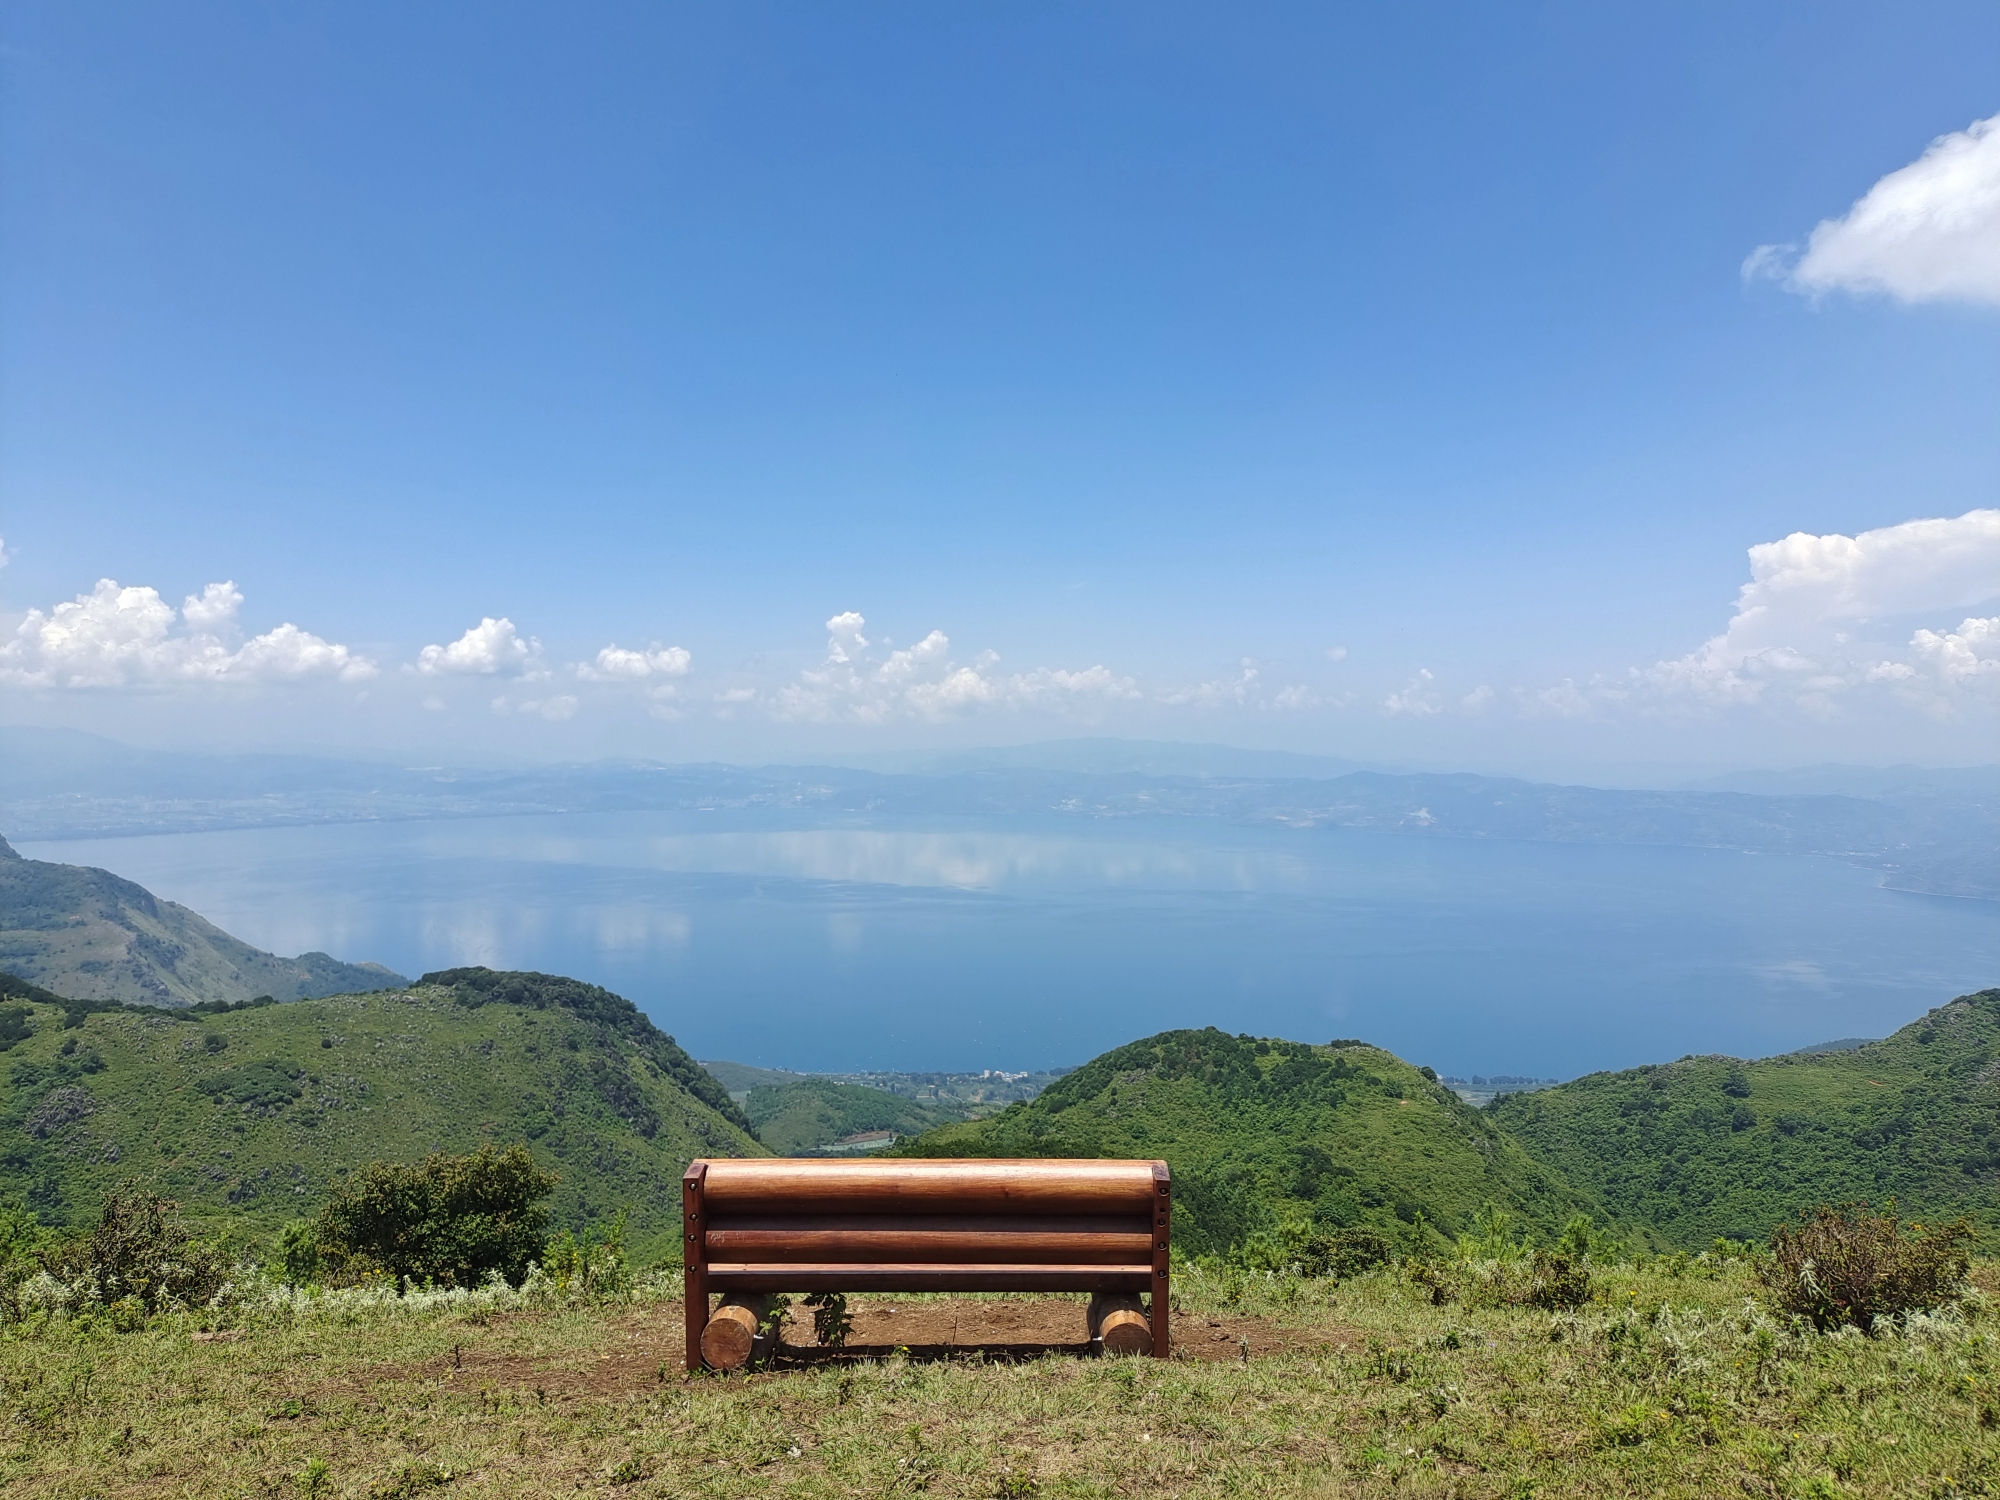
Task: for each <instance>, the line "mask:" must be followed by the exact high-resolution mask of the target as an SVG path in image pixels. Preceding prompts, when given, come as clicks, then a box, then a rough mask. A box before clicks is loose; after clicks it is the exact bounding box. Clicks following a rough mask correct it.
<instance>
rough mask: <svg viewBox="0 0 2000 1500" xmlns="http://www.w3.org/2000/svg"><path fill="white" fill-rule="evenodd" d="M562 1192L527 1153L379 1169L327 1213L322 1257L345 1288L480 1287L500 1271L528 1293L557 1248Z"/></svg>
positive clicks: (355, 1182) (360, 1178)
mask: <svg viewBox="0 0 2000 1500" xmlns="http://www.w3.org/2000/svg"><path fill="white" fill-rule="evenodd" d="M555 1185H556V1177H555V1174H554V1173H551V1172H544V1171H543V1170H542V1169H541V1168H540V1167H538V1166H536V1165H535V1162H534V1158H533V1157H531V1156H530V1155H529V1154H528V1148H527V1147H526V1146H521V1145H514V1146H509V1147H508V1148H507V1149H506V1150H504V1151H498V1150H495V1149H494V1148H493V1147H491V1146H484V1147H481V1148H480V1149H479V1150H478V1151H476V1152H474V1153H472V1154H471V1155H469V1156H447V1155H445V1154H443V1153H442V1152H438V1153H434V1154H432V1155H430V1156H427V1157H425V1158H424V1160H423V1161H421V1162H417V1163H415V1164H413V1165H405V1164H403V1163H400V1162H387V1161H378V1162H373V1163H370V1164H369V1165H368V1166H366V1167H363V1168H362V1169H361V1170H360V1171H359V1172H357V1173H355V1174H354V1176H353V1178H352V1179H350V1180H349V1181H348V1182H347V1184H346V1185H345V1186H343V1187H342V1188H341V1189H340V1190H339V1191H337V1192H336V1193H335V1194H334V1195H333V1196H332V1197H331V1198H330V1199H328V1200H327V1203H326V1206H325V1207H324V1208H322V1209H321V1210H320V1215H319V1221H318V1224H317V1226H316V1227H317V1232H318V1240H319V1252H320V1255H321V1257H322V1261H323V1263H324V1264H326V1265H327V1266H328V1268H329V1269H330V1270H331V1271H332V1273H333V1275H334V1277H335V1279H337V1280H343V1281H358V1280H362V1279H364V1278H366V1277H367V1276H369V1275H371V1274H384V1275H388V1276H390V1277H393V1278H394V1279H395V1281H396V1283H397V1285H398V1286H399V1287H400V1286H403V1285H406V1284H416V1285H436V1286H458V1287H476V1286H479V1285H480V1284H481V1283H482V1282H484V1281H485V1280H486V1279H487V1278H488V1277H489V1276H491V1275H492V1274H494V1273H495V1272H497V1273H499V1274H500V1275H501V1276H504V1277H505V1278H506V1279H507V1281H508V1282H509V1283H510V1284H512V1285H516V1286H518V1285H519V1284H520V1282H521V1281H522V1279H523V1278H524V1277H525V1276H526V1275H527V1272H528V1267H529V1266H530V1265H532V1264H534V1263H535V1262H537V1261H539V1260H540V1259H541V1258H542V1254H543V1252H544V1250H545V1249H546V1248H547V1245H546V1242H547V1239H548V1225H549V1216H548V1211H547V1210H546V1209H544V1208H542V1207H541V1206H540V1200H541V1199H543V1198H546V1197H547V1196H548V1195H549V1194H550V1193H552V1192H553V1191H555Z"/></svg>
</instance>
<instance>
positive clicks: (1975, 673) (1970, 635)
mask: <svg viewBox="0 0 2000 1500" xmlns="http://www.w3.org/2000/svg"><path fill="white" fill-rule="evenodd" d="M1910 645H1911V646H1912V647H1913V648H1914V649H1915V651H1916V653H1917V655H1918V656H1919V657H1920V658H1921V659H1923V661H1924V662H1925V664H1926V665H1927V666H1929V667H1930V668H1931V669H1932V670H1933V671H1935V672H1936V673H1937V675H1938V676H1939V677H1940V678H1941V679H1943V680H1944V681H1945V682H1947V683H1952V684H1963V685H1970V684H1973V683H1975V682H1983V683H1994V682H2000V615H1994V616H1992V617H1990V618H1987V619H1969V620H1963V621H1961V622H1960V623H1959V627H1958V629H1956V630H1946V631H1935V630H1919V631H1918V632H1917V633H1916V634H1915V635H1914V636H1912V637H1911V638H1910ZM1885 665H1887V666H1892V667H1900V666H1903V665H1904V664H1903V663H1900V662H1891V663H1885ZM1899 675H1902V676H1915V675H1916V673H1915V669H1913V668H1911V669H1908V670H1906V671H1905V672H1904V673H1902V674H1899Z"/></svg>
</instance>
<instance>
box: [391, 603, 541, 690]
mask: <svg viewBox="0 0 2000 1500" xmlns="http://www.w3.org/2000/svg"><path fill="white" fill-rule="evenodd" d="M541 660H542V643H541V642H540V641H538V640H536V639H535V638H534V637H533V636H527V637H523V636H522V635H521V633H520V632H519V631H518V630H516V629H515V628H514V622H513V621H512V620H510V619H508V618H507V617H506V616H505V615H502V616H501V617H500V618H499V619H497V620H496V619H494V618H493V616H491V615H487V616H486V617H484V618H483V619H481V620H480V622H479V623H478V624H477V625H474V626H473V627H472V628H471V629H469V630H467V631H466V632H465V634H464V635H462V636H460V637H459V638H458V639H457V640H455V641H453V642H452V643H451V644H450V645H448V646H426V647H424V649H423V650H421V651H419V652H418V653H417V664H416V670H417V671H418V672H421V673H422V674H423V675H424V676H426V677H439V676H481V677H492V676H497V675H503V674H504V675H507V676H524V677H525V676H536V675H540V673H541V671H542V665H541Z"/></svg>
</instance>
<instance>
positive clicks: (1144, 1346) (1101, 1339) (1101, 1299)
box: [1087, 1292, 1153, 1354]
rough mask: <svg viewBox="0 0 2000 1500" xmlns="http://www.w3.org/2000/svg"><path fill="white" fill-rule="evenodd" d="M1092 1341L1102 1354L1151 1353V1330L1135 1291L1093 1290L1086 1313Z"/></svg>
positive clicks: (1143, 1306)
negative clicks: (1101, 1349) (1088, 1309)
mask: <svg viewBox="0 0 2000 1500" xmlns="http://www.w3.org/2000/svg"><path fill="white" fill-rule="evenodd" d="M1087 1316H1088V1319H1089V1323H1090V1337H1091V1341H1092V1342H1093V1343H1100V1344H1102V1345H1103V1346H1104V1352H1105V1353H1106V1354H1151V1353H1152V1352H1153V1330H1152V1329H1151V1327H1149V1326H1148V1324H1147V1320H1146V1310H1145V1304H1144V1303H1142V1302H1141V1301H1140V1300H1139V1294H1138V1293H1137V1292H1096V1293H1093V1294H1092V1296H1091V1299H1090V1311H1089V1313H1088V1314H1087Z"/></svg>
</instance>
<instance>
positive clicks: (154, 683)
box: [0, 509, 2000, 726]
mask: <svg viewBox="0 0 2000 1500" xmlns="http://www.w3.org/2000/svg"><path fill="white" fill-rule="evenodd" d="M1748 561H1749V571H1750V578H1749V581H1748V582H1746V583H1745V584H1744V585H1743V586H1742V588H1741V589H1740V590H1739V592H1738V594H1737V598H1736V604H1735V609H1734V612H1733V614H1732V615H1731V617H1730V618H1729V620H1728V621H1727V622H1726V623H1725V624H1724V625H1723V627H1722V628H1721V629H1720V630H1719V631H1718V632H1717V633H1716V634H1715V635H1713V636H1711V637H1710V638H1709V639H1707V640H1706V641H1704V642H1703V643H1702V644H1700V645H1699V646H1697V647H1695V648H1694V649H1692V650H1690V651H1687V652H1685V653H1684V654H1682V655H1679V656H1673V657H1667V658H1663V659H1661V660H1659V661H1656V662H1654V663H1652V664H1651V665H1648V666H1643V667H1642V666H1635V667H1632V668H1630V669H1629V670H1627V671H1626V672H1625V673H1624V674H1622V675H1617V676H1604V675H1597V676H1592V677H1588V678H1585V679H1582V680H1578V679H1569V680H1566V681H1564V682H1562V683H1560V684H1558V685H1556V686H1554V687H1534V686H1530V685H1517V686H1514V687H1512V688H1511V689H1504V690H1502V689H1496V688H1495V687H1494V686H1493V685H1492V684H1490V683H1477V684H1459V685H1457V686H1454V687H1450V688H1448V687H1447V686H1446V684H1445V681H1444V679H1443V676H1441V674H1440V673H1439V672H1438V671H1436V670H1434V669H1433V667H1432V666H1430V665H1424V666H1419V667H1417V668H1416V669H1415V670H1414V672H1413V673H1409V674H1407V677H1406V680H1404V681H1403V682H1402V684H1401V685H1400V686H1398V687H1396V688H1395V689H1394V690H1392V691H1389V692H1387V693H1386V694H1385V695H1381V696H1377V697H1372V698H1371V697H1368V696H1366V695H1364V694H1362V693H1359V692H1356V691H1342V692H1333V691H1329V690H1326V689H1324V688H1322V687H1316V686H1314V685H1312V684H1308V683H1302V682H1290V683H1287V682H1283V681H1279V680H1267V677H1268V675H1269V674H1267V672H1266V670H1265V668H1264V666H1263V665H1261V664H1260V663H1258V662H1257V661H1255V660H1254V659H1251V658H1247V657H1246V658H1244V659H1243V661H1242V662H1241V663H1240V666H1239V668H1238V670H1237V671H1236V672H1235V673H1234V674H1233V675H1231V676H1228V677H1224V678H1218V679H1214V680H1202V681H1194V682H1178V683H1177V682H1165V681H1162V682H1155V683H1150V684H1149V683H1146V682H1143V681H1142V680H1141V679H1140V677H1139V676H1138V675H1136V674H1133V673H1126V672H1121V671H1118V670H1116V669H1114V668H1113V667H1110V666H1107V665H1105V664H1104V663H1101V662H1099V663H1093V664H1091V665H1088V666H1083V667H1046V666H1044V667H1034V668H1030V669H1027V670H1024V671H1003V670H1002V669H1001V666H1000V657H999V655H998V654H997V653H996V652H994V651H992V650H982V651H979V652H978V653H976V654H974V655H973V656H971V657H970V658H969V659H966V658H961V657H960V656H959V655H958V654H957V653H956V652H955V651H954V648H953V646H952V642H951V638H950V636H948V635H947V634H946V633H945V632H944V631H943V630H941V629H933V630H931V631H930V632H929V633H927V634H926V635H924V636H923V637H922V638H921V639H920V640H918V641H917V642H916V643H915V644H913V645H909V646H901V647H898V646H895V645H894V644H893V643H891V642H888V641H880V640H871V639H870V637H869V635H868V634H867V631H868V629H869V626H868V621H867V619H866V618H865V617H864V616H863V615H862V614H861V613H860V612H859V611H854V610H848V611H843V612H841V613H839V614H836V615H834V616H832V617H831V618H830V619H828V620H827V622H826V632H827V636H826V646H825V651H824V654H823V656H822V659H821V660H820V661H819V662H818V663H816V664H815V665H812V666H809V667H806V668H803V669H801V670H799V671H798V672H796V673H795V674H793V675H792V676H791V677H790V678H789V679H784V680H776V681H772V680H765V681H756V680H744V678H743V674H740V673H739V674H734V675H735V676H736V678H737V680H732V681H711V682H708V683H703V682H702V681H701V680H700V674H699V673H698V672H697V671H696V667H695V660H694V655H693V653H692V652H691V651H690V650H688V649H687V648H686V647H683V646H677V645H661V644H659V643H658V642H654V643H652V644H650V645H648V646H646V647H643V648H635V647H626V646H620V645H618V644H616V643H613V644H610V645H606V646H604V647H602V648H601V649H600V650H598V651H597V652H596V654H595V655H594V656H591V657H589V658H587V659H583V660H577V661H572V662H568V663H566V664H563V665H562V666H560V667H555V666H551V665H550V664H549V662H548V660H547V653H546V651H545V648H544V647H543V645H542V643H541V641H540V639H539V638H537V637H535V636H533V635H524V634H522V632H521V630H520V629H519V627H517V626H516V625H515V623H514V621H513V620H512V618H511V617H509V616H506V615H488V616H485V617H483V618H482V619H481V620H480V621H479V623H478V624H476V625H472V626H469V627H467V628H466V629H465V630H464V632H463V633H462V634H460V635H459V636H458V637H456V638H455V639H453V640H451V641H449V642H446V643H433V644H429V645H425V646H423V647H421V648H419V650H418V651H417V652H416V654H415V656H414V658H413V659H412V660H410V661H408V662H406V663H404V664H403V667H402V673H403V675H404V676H405V677H406V678H408V679H410V680H412V681H419V682H423V683H426V684H428V685H431V686H432V687H433V688H434V687H435V686H436V685H440V684H442V683H444V682H445V681H446V680H448V679H452V678H459V679H469V680H473V681H484V682H488V683H494V682H499V683H504V684H506V687H505V690H504V691H502V692H501V693H500V694H499V695H498V696H495V697H492V698H490V699H488V700H487V706H488V707H489V708H490V710H491V711H492V712H494V713H497V714H506V715H527V716H532V717H534V718H538V719H541V720H544V721H548V722H562V721H565V720H569V719H573V718H575V717H577V716H578V715H579V714H580V713H581V712H583V711H584V710H585V709H587V708H588V707H590V706H592V705H601V704H605V703H607V702H610V701H612V700H615V699H617V698H619V697H628V698H630V697H636V698H637V699H638V701H640V702H642V703H643V704H644V705H645V706H646V708H647V709H648V711H649V712H650V713H652V714H653V715H654V716H655V717H657V718H663V719H677V718H682V717H686V716H689V715H692V714H701V713H706V714H710V715H713V716H715V717H717V718H722V719H731V718H738V717H742V716H745V715H750V714H761V715H763V716H765V717H766V718H768V719H769V720H771V721H773V722H779V723H797V724H829V723H849V724H857V725H876V726H880V725H892V724H896V723H911V722H926V723H936V722H939V721H943V720H948V719H953V718H961V717H966V716H971V715H977V714H995V713H1019V712H1033V713H1041V714H1046V715H1050V716H1053V717H1056V718H1059V719H1065V720H1070V721H1080V722H1086V723H1090V724H1097V725H1106V724H1110V725H1115V724H1116V723H1118V722H1119V720H1120V717H1121V715H1122V714H1123V713H1125V712H1126V711H1128V710H1131V709H1135V708H1138V707H1141V706H1145V707H1149V708H1153V709H1164V710H1168V711H1180V712H1184V713H1208V714H1213V713H1215V712H1217V711H1232V710H1234V711H1257V712H1273V711H1275V712H1288V713H1295V712H1301V711H1307V710H1319V711H1322V712H1328V713H1334V712H1346V711H1353V712H1363V713H1375V714H1379V715H1382V716H1386V717H1390V718H1397V717H1401V718H1410V719H1427V718H1436V717H1441V716H1447V715H1484V714H1488V713H1493V712H1499V711H1504V710H1506V709H1507V708H1508V707H1509V706H1510V705H1511V707H1512V709H1513V711H1515V712H1517V713H1519V714H1522V715H1525V716H1530V717H1535V716H1547V715H1551V714H1553V715H1557V716H1567V717H1582V716H1603V715H1616V714H1637V715H1645V716H1661V715H1666V716H1676V717H1683V718H1684V717H1688V716H1691V715H1699V714H1725V713H1737V714H1743V713H1765V714H1773V713H1775V714H1804V715H1806V716H1808V717H1809V718H1816V719H1821V720H1825V719H1830V718H1834V717H1839V716H1842V715H1848V716H1854V715H1864V716H1875V717H1882V716H1895V715H1909V714H1917V715H1922V716H1931V717H1935V716H1939V715H1945V716H1950V715H1957V714H1963V713H1973V712H1989V713H1990V712H1992V711H1993V710H1995V709H2000V613H1994V614H1991V615H1985V614H1979V613H1968V611H1972V610H1976V609H1978V608H1981V607H1985V606H1989V605H1992V604H1994V603H1996V602H2000V509H1981V510H1973V511H1968V512H1966V513H1965V514H1964V515H1961V516H1957V517H1949V518H1944V517H1940V518H1927V519H1919V520H1911V521H1904V522H1900V523H1898V524H1896V525H1892V526H1884V527H1880V528H1877V529H1874V530H1870V531H1863V532H1860V533H1858V534H1857V535H1854V536H1847V535H1842V534H1838V533H1835V534H1828V535H1813V534H1811V533H1807V532H1794V533H1793V534H1792V535H1790V536H1787V537H1783V538H1781V539H1779V540H1776V541H1770V542H1762V543H1759V544H1757V545H1756V546H1753V547H1751V548H1750V549H1749V556H1748ZM243 602H244V596H243V594H242V593H241V592H240V591H239V590H238V589H237V588H236V586H235V585H234V584H233V583H229V582H224V583H213V584H209V585H208V586H207V587H206V588H205V589H203V591H202V592H201V593H200V594H191V595H189V596H188V597H187V598H186V599H185V600H184V601H183V603H182V606H181V608H180V609H179V610H178V611H176V610H175V609H174V608H173V607H172V606H171V605H169V604H167V603H166V601H165V600H164V599H162V598H161V596H160V594H159V592H158V591H157V590H156V589H153V588H150V587H129V588H128V587H123V586H121V585H120V584H118V583H116V582H115V581H113V580H111V579H102V580H100V581H99V582H98V584H97V586H96V588H95V589H94V590H92V591H91V592H89V593H86V594H79V595H78V596H77V597H76V598H75V599H73V600H70V601H67V602H64V603H59V604H56V605H54V606H53V607H51V608H49V609H46V610H43V609H30V610H29V611H28V612H27V614H26V615H25V616H24V617H23V618H22V619H21V620H20V621H19V623H18V624H17V625H16V627H15V629H14V631H13V634H12V637H11V639H9V640H7V642H6V643H5V644H4V645H0V684H5V685H6V686H8V687H10V688H12V689H14V690H16V691H17V692H32V693H40V694H63V693H94V694H103V693H115V692H120V691H128V692H129V691H145V692H153V693H157V692H160V691H163V690H167V689H170V688H182V689H188V690H196V689H204V688H206V689H215V688H226V687H255V686H269V685H274V684H306V683H311V682H315V681H317V682H320V683H322V684H335V685H341V684H347V685H351V684H357V683H366V682H370V681H372V680H373V679H375V678H377V677H378V676H380V670H381V669H380V667H379V666H378V665H377V663H376V662H375V661H374V660H373V659H372V658H370V657H368V656H365V655H362V654H361V653H359V652H357V651H355V650H353V649H352V648H350V647H348V646H346V645H342V644H338V643H336V642H332V641H328V640H325V639H323V638H322V637H320V636H317V635H314V634H311V633H310V632H308V631H305V630H302V629H300V628H299V627H298V626H296V625H293V624H290V623H285V624H281V625H279V626H277V627H276V628H274V629H272V630H269V631H267V632H265V633H263V634H260V635H255V636H251V637H249V638H248V639H245V638H244V636H243V630H242V628H241V626H240V624H239V620H238V615H239V612H240V610H241V607H242V605H243ZM1319 654H1320V655H1321V656H1323V657H1324V658H1326V659H1328V660H1329V661H1331V662H1334V663H1338V664H1342V665H1345V663H1346V662H1347V661H1348V653H1347V651H1346V650H1345V649H1344V648H1336V649H1335V650H1330V651H1327V650H1323V651H1321V652H1320V653H1319ZM558 679H560V680H561V682H562V683H563V687H562V689H561V690H559V691H558V690H555V689H554V688H553V687H552V686H551V687H548V688H543V687H542V685H543V684H553V683H555V682H556V681H557V680H558ZM530 687H532V688H535V689H536V691H535V692H534V693H533V696H528V695H526V694H525V693H524V692H523V691H522V689H524V688H530ZM422 706H423V707H425V708H428V709H433V710H438V709H445V708H448V707H450V706H451V703H450V702H449V701H448V700H447V699H444V698H442V697H439V696H437V695H436V693H435V692H434V691H431V692H428V693H427V696H426V697H425V699H424V700H423V705H422Z"/></svg>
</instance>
